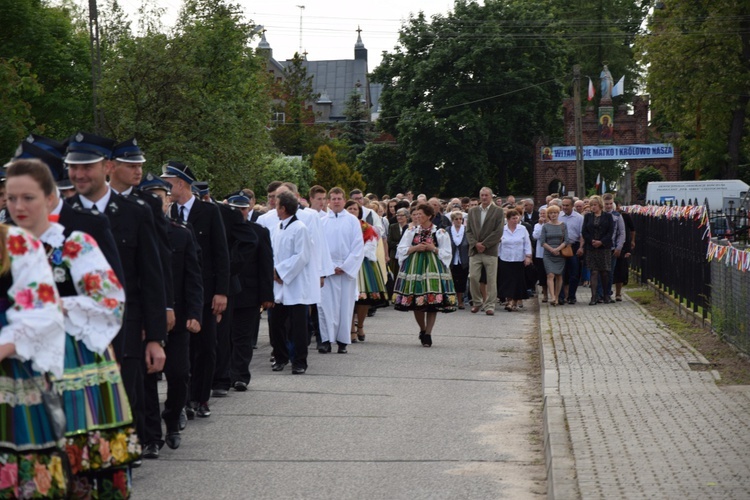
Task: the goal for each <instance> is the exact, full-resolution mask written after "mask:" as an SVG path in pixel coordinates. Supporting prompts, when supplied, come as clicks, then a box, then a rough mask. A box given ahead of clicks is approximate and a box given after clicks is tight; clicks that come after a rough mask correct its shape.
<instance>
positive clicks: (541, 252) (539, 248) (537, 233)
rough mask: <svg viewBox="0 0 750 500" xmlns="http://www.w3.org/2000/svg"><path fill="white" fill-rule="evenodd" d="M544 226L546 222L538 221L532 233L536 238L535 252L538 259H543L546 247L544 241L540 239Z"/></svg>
mask: <svg viewBox="0 0 750 500" xmlns="http://www.w3.org/2000/svg"><path fill="white" fill-rule="evenodd" d="M542 227H544V224H541V223H539V222H537V223H536V224H535V225H534V231H533V232H532V233H531V236H533V237H534V240H536V253H535V254H534V256H535V257H536V258H537V259H541V258H543V257H544V247H543V246H542V242H541V241H539V238H540V237H541V236H542Z"/></svg>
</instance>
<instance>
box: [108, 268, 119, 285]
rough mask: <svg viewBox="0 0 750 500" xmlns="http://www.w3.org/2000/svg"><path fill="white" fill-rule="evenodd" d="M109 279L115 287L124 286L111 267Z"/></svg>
mask: <svg viewBox="0 0 750 500" xmlns="http://www.w3.org/2000/svg"><path fill="white" fill-rule="evenodd" d="M107 279H108V280H109V282H110V283H112V285H113V286H114V287H115V288H122V285H121V284H120V280H118V279H117V275H116V274H115V272H114V271H113V270H112V269H109V270H108V271H107Z"/></svg>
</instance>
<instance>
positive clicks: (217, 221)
mask: <svg viewBox="0 0 750 500" xmlns="http://www.w3.org/2000/svg"><path fill="white" fill-rule="evenodd" d="M162 171H163V173H162V178H163V179H164V180H165V181H166V182H167V183H169V184H170V186H171V193H172V202H173V203H172V208H171V212H170V217H171V218H173V219H178V220H182V221H187V222H189V223H190V224H191V225H192V228H193V234H194V235H195V239H196V240H197V242H198V246H199V248H200V252H201V274H202V277H203V315H202V317H203V323H202V325H201V331H200V333H198V334H195V335H192V336H191V337H190V403H189V404H188V410H189V412H188V418H191V413H192V414H193V415H195V414H197V415H198V416H199V417H202V418H205V417H210V416H211V409H210V408H209V406H208V400H209V398H210V397H211V386H212V384H213V376H214V370H215V368H216V323H217V321H218V322H220V321H221V318H222V315H223V314H224V311H225V309H226V307H227V294H228V293H229V250H228V249H227V237H226V232H225V230H224V223H223V222H222V219H221V213H220V212H219V208H218V207H217V206H216V205H214V204H213V203H205V202H202V201H200V200H198V199H197V198H196V197H195V196H193V192H192V189H191V185H192V184H193V183H194V182H195V175H194V174H193V172H192V171H191V170H190V168H189V167H188V166H187V165H185V164H183V163H180V162H177V161H169V162H168V163H167V164H166V165H164V167H162Z"/></svg>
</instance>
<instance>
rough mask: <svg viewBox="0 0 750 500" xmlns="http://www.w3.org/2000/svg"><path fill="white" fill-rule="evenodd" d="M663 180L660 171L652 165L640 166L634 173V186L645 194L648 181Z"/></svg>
mask: <svg viewBox="0 0 750 500" xmlns="http://www.w3.org/2000/svg"><path fill="white" fill-rule="evenodd" d="M663 180H664V176H663V175H662V173H661V171H660V170H659V169H657V168H654V167H653V166H652V165H649V166H648V167H645V168H642V169H640V170H638V171H637V172H636V173H635V187H637V188H638V191H639V192H640V193H642V194H644V195H645V194H646V188H648V183H649V182H660V181H663Z"/></svg>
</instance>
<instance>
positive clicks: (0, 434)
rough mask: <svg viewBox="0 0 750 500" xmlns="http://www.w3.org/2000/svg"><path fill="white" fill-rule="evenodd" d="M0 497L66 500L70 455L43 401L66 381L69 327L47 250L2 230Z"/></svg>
mask: <svg viewBox="0 0 750 500" xmlns="http://www.w3.org/2000/svg"><path fill="white" fill-rule="evenodd" d="M0 326H2V329H0V387H1V388H2V389H1V390H2V399H0V498H43V497H50V498H64V497H65V496H66V495H67V494H68V482H69V480H70V477H69V475H68V472H67V469H66V467H64V463H65V452H64V450H63V449H62V448H61V444H62V443H61V441H59V440H58V436H57V435H56V433H55V432H54V426H53V420H52V418H51V416H50V414H49V413H48V412H47V408H46V406H45V404H44V402H43V399H42V390H43V388H44V387H46V386H48V378H47V375H48V374H52V375H55V376H61V375H62V373H63V364H64V358H65V329H64V327H63V314H62V309H61V306H60V298H59V296H58V294H57V290H56V289H55V281H54V279H53V277H52V270H51V269H50V268H49V266H48V265H47V264H46V255H45V252H44V247H43V246H42V244H41V243H39V241H38V240H36V239H35V238H34V237H33V236H32V235H30V234H28V233H27V232H26V231H24V230H22V229H19V228H17V227H9V226H6V225H4V224H3V225H0Z"/></svg>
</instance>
